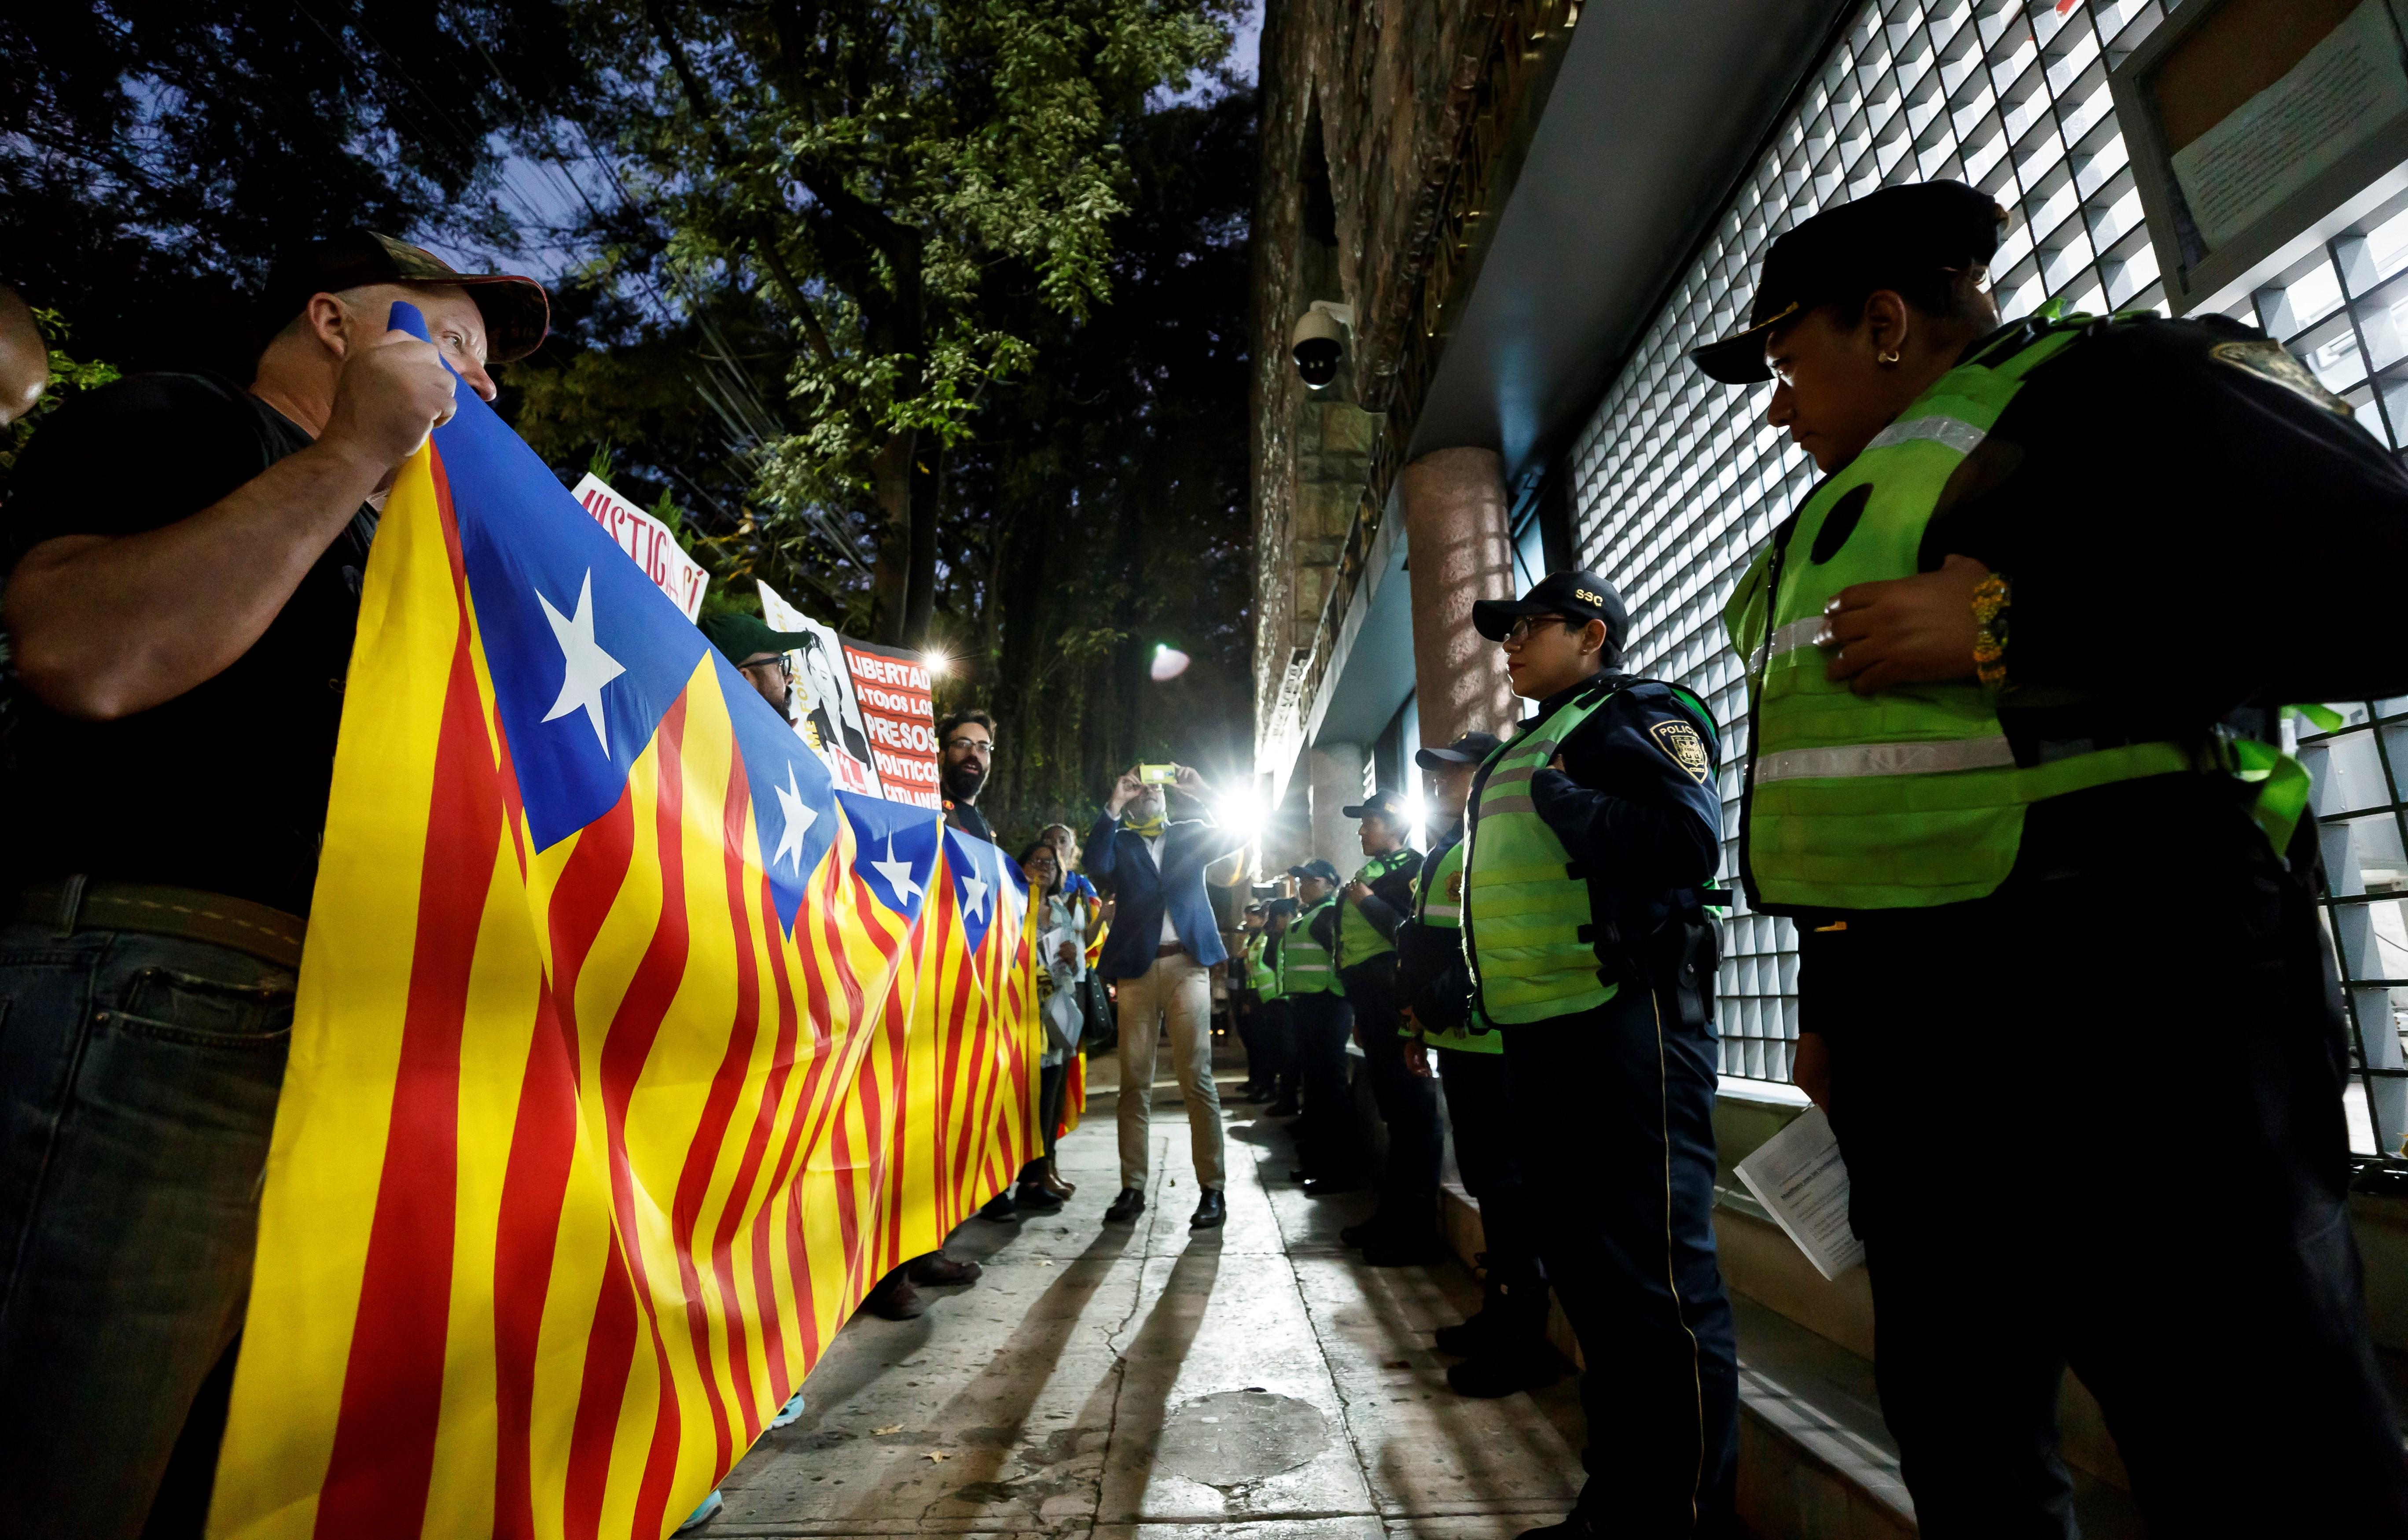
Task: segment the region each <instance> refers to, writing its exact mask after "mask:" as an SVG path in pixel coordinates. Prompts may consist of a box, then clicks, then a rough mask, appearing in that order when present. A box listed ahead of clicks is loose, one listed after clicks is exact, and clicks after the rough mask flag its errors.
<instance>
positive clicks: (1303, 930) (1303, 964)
mask: <svg viewBox="0 0 2408 1540" xmlns="http://www.w3.org/2000/svg"><path fill="white" fill-rule="evenodd" d="M1333 901H1334V900H1329V899H1324V900H1321V901H1320V902H1319V903H1317V904H1314V905H1313V906H1312V908H1311V909H1308V910H1306V911H1305V912H1304V913H1303V914H1298V915H1297V917H1296V918H1294V919H1292V920H1290V921H1288V922H1287V941H1286V944H1284V945H1283V946H1282V947H1281V948H1280V993H1281V994H1283V995H1327V994H1336V995H1342V994H1344V993H1345V992H1346V990H1345V987H1344V986H1341V985H1340V983H1339V982H1338V975H1337V973H1336V971H1334V970H1332V969H1331V968H1330V966H1329V949H1328V948H1327V947H1326V946H1324V945H1322V944H1321V943H1319V942H1317V941H1315V940H1313V937H1312V922H1313V920H1314V919H1315V918H1317V917H1318V916H1319V915H1320V914H1321V912H1322V911H1323V910H1325V909H1327V908H1328V907H1329V906H1330V904H1331V903H1332V902H1333Z"/></svg>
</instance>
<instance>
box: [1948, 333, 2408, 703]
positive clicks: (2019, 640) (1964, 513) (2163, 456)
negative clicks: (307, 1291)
mask: <svg viewBox="0 0 2408 1540" xmlns="http://www.w3.org/2000/svg"><path fill="white" fill-rule="evenodd" d="M2024 329H2025V328H2024V327H2023V326H2021V325H2017V326H2014V327H2009V328H2006V329H2005V332H2004V334H2003V335H2002V336H2001V338H2000V339H1999V341H1998V342H1997V343H1996V344H1995V346H1996V347H1997V348H1998V355H1999V356H2001V357H2003V356H2006V355H2008V354H2010V353H2013V352H2014V351H2015V349H2016V348H2017V347H2018V346H2019V340H2018V338H2019V334H2021V333H2022V332H2023V331H2024ZM1993 345H1994V344H1992V343H1990V342H1988V341H1985V342H1983V343H1977V344H1975V349H1974V351H1975V352H1976V353H1978V352H1981V351H1983V350H1985V349H1986V348H1989V347H1992V346H1993ZM2342 408H2343V403H2342V402H2341V401H2340V400H2339V399H2338V398H2336V397H2334V396H2330V395H2329V394H2328V393H2327V392H2326V391H2325V390H2324V389H2323V387H2322V386H2321V385H2319V384H2318V383H2317V382H2316V381H2315V377H2314V376H2313V375H2311V374H2310V373H2309V372H2308V370H2307V369H2306V368H2305V367H2303V366H2301V365H2300V364H2299V363H2298V362H2297V361H2296V360H2294V359H2293V358H2292V357H2291V356H2290V355H2289V354H2288V353H2286V352H2284V350H2283V349H2282V348H2281V347H2280V346H2279V345H2278V344H2276V343H2273V342H2271V341H2268V340H2266V339H2265V338H2263V337H2262V336H2260V335H2259V334H2258V333H2257V332H2255V331H2252V330H2250V329H2249V328H2247V327H2245V326H2243V325H2241V324H2239V323H2237V322H2233V321H2230V320H2228V319H2226V318H2224V317H2222V316H2210V317H2206V318H2203V319H2200V320H2196V321H2164V320H2156V319H2151V320H2145V321H2135V322H2124V323H2117V324H2113V325H2107V326H2102V327H2099V328H2097V329H2096V331H2095V332H2094V334H2093V335H2091V336H2088V337H2085V338H2084V339H2083V340H2082V341H2080V342H2079V343H2076V344H2075V345H2074V346H2073V347H2071V348H2070V349H2068V350H2067V351H2066V352H2065V353H2062V354H2060V355H2058V356H2057V358H2055V359H2053V360H2051V361H2050V362H2048V363H2046V364H2043V365H2042V366H2041V367H2039V368H2037V369H2035V370H2034V371H2033V372H2032V373H2031V375H2030V376H2029V378H2028V380H2027V381H2026V383H2025V385H2024V388H2023V389H2022V390H2021V391H2020V392H2019V393H2018V394H2017V395H2016V396H2014V399H2013V400H2012V401H2010V402H2009V403H2008V405H2007V408H2006V410H2005V411H2004V412H2002V413H2001V414H2000V418H1999V421H1998V423H1997V425H1995V426H1994V427H1992V429H1991V430H1990V432H1989V434H1988V436H1987V437H1986V438H1985V439H1984V440H1983V442H1982V443H1981V444H1980V445H1979V446H1977V447H1976V448H1975V449H1974V451H1973V453H1971V454H1970V455H1969V456H1967V458H1966V460H1965V463H1964V464H1963V466H1961V467H1960V468H1959V469H1958V471H1957V475H1956V476H1955V477H1954V478H1952V479H1951V481H1950V483H1949V485H1948V488H1947V489H1946V491H1945V492H1943V493H1942V497H1941V499H1940V504H1939V508H1938V510H1937V511H1936V512H1935V514H1934V516H1933V518H1932V520H1931V523H1930V525H1929V527H1928V529H1927V531H1926V534H1925V539H1924V543H1923V548H1922V552H1921V565H1922V567H1923V568H1924V569H1926V570H1933V569H1938V568H1939V566H1940V565H1941V563H1942V561H1943V560H1944V559H1945V558H1946V557H1947V556H1948V555H1949V554H1951V553H1956V554H1963V555H1968V556H1971V557H1973V558H1975V559H1977V560H1979V561H1982V562H1984V563H1985V564H1986V565H1987V566H1989V567H1990V568H1991V569H1993V570H1996V571H1999V572H2001V573H2003V574H2005V575H2006V576H2008V577H2009V578H2010V579H2011V580H2012V582H2013V584H2014V602H2013V607H2012V609H2011V611H2010V612H2009V620H2010V637H2009V641H2008V644H2007V669H2008V676H2009V683H2010V684H2011V686H2012V687H2013V689H2012V693H2011V694H2010V696H2009V697H2008V698H2006V699H2003V700H2001V702H2000V707H2001V714H2002V716H2003V717H2006V718H2008V719H2009V720H2008V731H2009V733H2010V736H2013V735H2014V734H2015V733H2016V731H2017V730H2018V726H2019V724H2018V723H2017V722H2016V721H2015V720H2014V718H2015V717H2016V716H2018V715H2020V716H2022V717H2023V718H2024V720H2023V722H2022V723H2021V724H2020V726H2021V727H2022V728H2023V730H2025V731H2027V732H2029V731H2033V730H2038V729H2041V728H2044V727H2050V726H2052V725H2051V724H2049V723H2047V722H2046V721H2045V720H2044V719H2043V718H2042V717H2038V716H2035V715H2034V714H2033V713H2035V712H2047V711H2050V710H2053V709H2055V706H2054V705H2053V704H2052V703H2053V702H2055V703H2057V704H2059V705H2061V704H2063V703H2064V698H2065V697H2067V696H2073V695H2078V696H2081V697H2085V698H2087V702H2095V704H2087V703H2083V704H2081V705H2080V709H2078V710H2077V712H2076V713H2075V714H2076V715H2077V716H2096V717H2103V718H2109V719H2112V720H2113V721H2114V723H2115V724H2116V725H2118V727H2119V728H2121V729H2122V730H2126V731H2129V732H2131V734H2132V735H2133V736H2135V737H2142V736H2148V735H2151V734H2158V735H2168V736H2171V735H2178V734H2181V733H2183V732H2185V731H2190V732H2196V731H2198V730H2200V729H2201V728H2203V727H2206V726H2207V725H2208V724H2210V723H2213V722H2214V721H2216V720H2218V719H2220V718H2222V717H2224V716H2225V715H2226V714H2228V713H2229V712H2231V711H2232V710H2233V709H2234V708H2236V707H2239V706H2242V705H2243V704H2244V703H2256V704H2260V705H2283V704H2286V703H2290V702H2295V701H2303V700H2327V699H2334V700H2351V699H2362V698H2377V697H2383V696H2389V695H2396V694H2399V693H2401V692H2402V691H2403V690H2408V636H2403V633H2402V632H2401V628H2400V626H2398V624H2397V620H2396V612H2397V605H2398V598H2399V595H2398V583H2399V575H2400V573H2401V571H2403V570H2408V473H2403V472H2402V470H2401V467H2400V465H2399V463H2398V461H2396V460H2395V459H2394V458H2393V457H2392V455H2391V453H2390V452H2389V451H2388V450H2386V449H2385V448H2384V447H2383V446H2382V445H2381V444H2379V443H2378V442H2376V440H2375V439H2374V437H2373V436H2372V434H2370V433H2369V432H2368V431H2367V430H2366V429H2365V428H2363V427H2360V426H2359V425H2358V424H2357V423H2355V422H2353V421H2352V420H2351V419H2350V418H2349V417H2348V416H2347V415H2345V414H2344V412H2343V410H2342ZM2368 410H2372V408H2370V409H2368ZM2059 725H2079V726H2083V727H2087V726H2090V725H2091V724H2090V723H2089V722H2086V721H2085V722H2080V723H2078V724H2059Z"/></svg>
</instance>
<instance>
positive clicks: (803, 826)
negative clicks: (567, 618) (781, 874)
mask: <svg viewBox="0 0 2408 1540" xmlns="http://www.w3.org/2000/svg"><path fill="white" fill-rule="evenodd" d="M769 789H770V790H771V791H774V792H776V793H777V794H778V811H779V813H781V814H783V815H784V817H785V820H786V827H785V828H781V829H780V830H779V831H778V853H777V854H776V855H775V856H770V857H769V864H770V865H771V866H776V865H777V864H778V863H779V862H780V861H787V862H791V863H792V864H793V866H794V869H795V875H796V876H797V877H799V876H801V875H802V874H803V836H804V835H805V834H808V833H809V832H810V828H811V826H812V825H813V824H815V823H817V822H819V817H820V814H819V810H818V809H817V808H809V807H805V806H804V805H803V794H802V793H801V792H800V791H798V790H796V788H795V767H794V766H792V765H788V766H787V767H786V784H784V785H782V786H771V787H770V788H769ZM907 870H908V869H907Z"/></svg>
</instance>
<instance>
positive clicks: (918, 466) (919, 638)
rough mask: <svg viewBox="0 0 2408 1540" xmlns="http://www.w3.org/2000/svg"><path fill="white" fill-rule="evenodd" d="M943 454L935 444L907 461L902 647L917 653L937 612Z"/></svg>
mask: <svg viewBox="0 0 2408 1540" xmlns="http://www.w3.org/2000/svg"><path fill="white" fill-rule="evenodd" d="M944 454H945V450H944V445H943V444H942V443H941V442H936V441H932V442H931V443H930V444H929V445H928V446H927V449H926V452H925V453H920V454H913V455H911V456H910V459H909V461H908V462H907V463H908V465H909V468H910V480H909V482H908V486H907V496H908V497H909V498H910V540H911V546H910V566H909V568H907V569H906V571H907V573H908V576H907V578H906V581H905V583H904V592H903V639H902V645H904V646H906V647H909V648H911V649H912V650H913V651H915V652H917V651H921V650H924V649H925V648H926V646H927V645H928V623H929V622H930V621H931V620H933V619H935V618H936V613H937V495H938V481H937V468H938V465H939V464H941V463H942V462H943V460H944ZM931 461H933V462H937V464H930V463H928V462H931Z"/></svg>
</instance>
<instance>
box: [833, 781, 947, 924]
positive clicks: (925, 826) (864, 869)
mask: <svg viewBox="0 0 2408 1540" xmlns="http://www.w3.org/2000/svg"><path fill="white" fill-rule="evenodd" d="M836 800H837V806H839V807H840V808H842V809H843V810H844V815H845V817H846V819H847V820H848V821H849V822H851V823H852V825H853V841H854V842H855V843H856V844H857V845H858V846H859V853H858V854H857V855H856V856H854V857H853V870H854V871H857V872H859V873H860V874H861V880H862V881H863V882H864V883H866V884H867V885H868V887H869V891H870V892H871V894H873V895H874V896H875V897H876V898H877V900H878V901H879V902H881V903H882V904H884V905H885V906H886V907H887V908H889V909H891V910H893V911H895V912H896V914H900V915H902V916H903V917H904V918H905V919H907V920H913V921H916V920H918V919H919V917H920V909H921V906H922V905H923V904H925V903H926V902H927V899H928V881H929V879H930V878H931V877H932V876H934V875H935V873H936V869H937V832H938V830H939V829H941V828H944V827H945V825H944V814H942V813H939V812H937V811H936V810H935V809H933V808H916V807H912V806H911V805H910V804H909V803H905V802H889V801H886V800H884V799H882V798H877V797H864V796H861V795H859V794H858V793H855V792H849V791H839V792H838V793H837V794H836Z"/></svg>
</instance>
